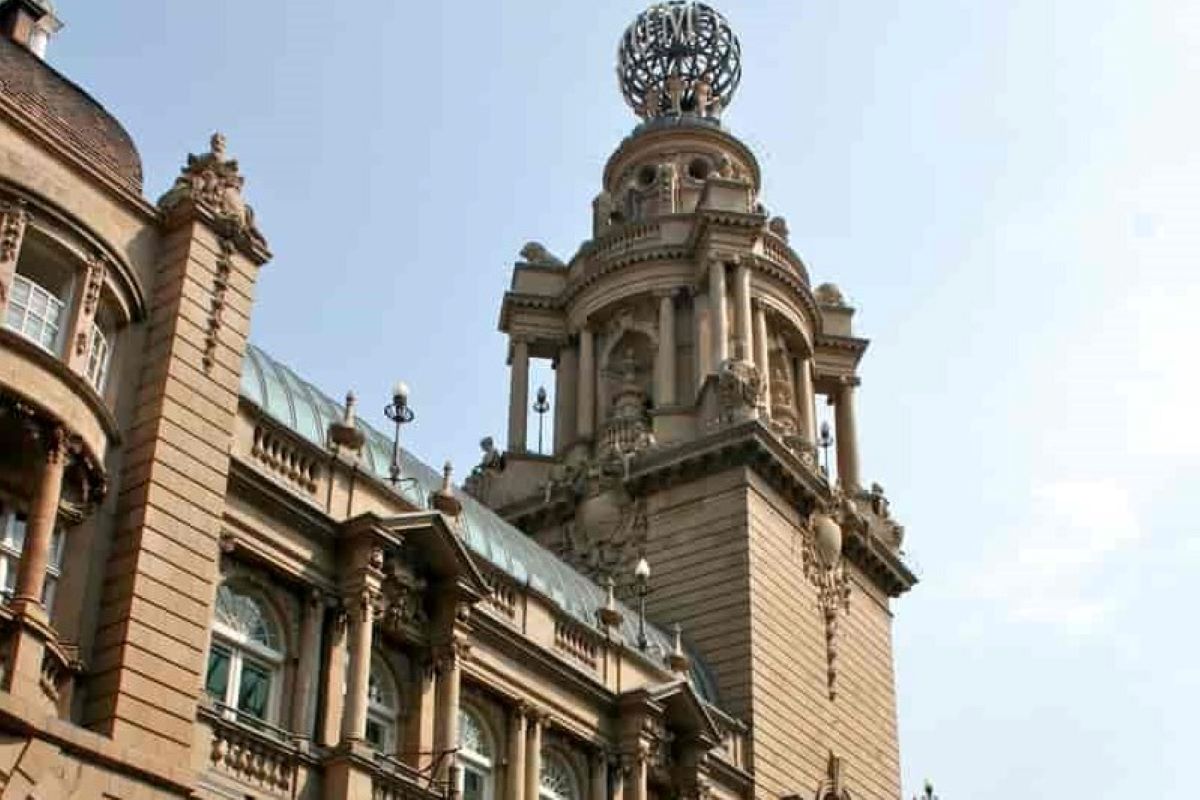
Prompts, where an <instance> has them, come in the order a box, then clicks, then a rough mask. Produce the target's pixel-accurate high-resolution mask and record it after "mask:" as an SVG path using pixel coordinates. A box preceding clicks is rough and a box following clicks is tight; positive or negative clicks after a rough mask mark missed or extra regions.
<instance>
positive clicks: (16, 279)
mask: <svg viewBox="0 0 1200 800" xmlns="http://www.w3.org/2000/svg"><path fill="white" fill-rule="evenodd" d="M65 308H66V304H65V303H63V301H62V300H59V299H58V298H57V297H55V296H54V295H53V294H51V293H50V292H48V291H46V290H45V289H43V288H42V287H41V286H38V285H37V284H36V283H34V282H33V281H31V280H29V278H27V277H25V276H24V275H14V276H13V285H12V297H10V298H9V301H8V316H7V318H6V319H5V324H6V325H7V326H8V327H9V328H11V329H13V330H14V331H16V332H17V333H19V334H21V335H22V336H24V337H25V338H26V339H28V340H30V341H31V342H34V343H35V344H37V345H40V346H41V347H42V348H43V349H45V350H49V351H50V352H52V353H55V352H57V350H58V332H59V328H60V327H61V326H62V317H63V311H64V310H65Z"/></svg>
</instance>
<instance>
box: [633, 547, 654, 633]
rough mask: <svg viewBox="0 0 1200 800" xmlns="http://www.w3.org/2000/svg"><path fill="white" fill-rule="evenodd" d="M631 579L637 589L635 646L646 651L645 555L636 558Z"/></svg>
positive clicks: (647, 588) (647, 571)
mask: <svg viewBox="0 0 1200 800" xmlns="http://www.w3.org/2000/svg"><path fill="white" fill-rule="evenodd" d="M633 581H634V586H635V587H636V589H637V598H638V636H637V646H638V649H639V650H641V651H642V652H643V653H644V652H646V645H647V644H648V642H647V641H646V595H648V594H650V562H649V561H647V560H646V557H645V556H642V557H641V558H639V559H638V562H637V566H635V567H634V568H633Z"/></svg>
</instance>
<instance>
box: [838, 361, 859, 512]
mask: <svg viewBox="0 0 1200 800" xmlns="http://www.w3.org/2000/svg"><path fill="white" fill-rule="evenodd" d="M857 385H858V378H855V377H845V378H842V379H841V381H840V383H839V385H838V390H837V400H836V401H835V404H834V423H835V424H836V425H837V467H838V481H839V482H840V483H841V484H842V490H843V491H845V492H847V493H849V492H854V491H857V490H858V489H859V488H860V483H859V476H858V431H857V430H856V429H855V422H854V387H855V386H857Z"/></svg>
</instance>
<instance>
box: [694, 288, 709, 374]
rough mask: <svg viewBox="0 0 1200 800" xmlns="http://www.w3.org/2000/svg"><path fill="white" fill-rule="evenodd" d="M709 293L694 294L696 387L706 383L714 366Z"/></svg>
mask: <svg viewBox="0 0 1200 800" xmlns="http://www.w3.org/2000/svg"><path fill="white" fill-rule="evenodd" d="M708 312H709V303H708V295H707V294H706V293H704V292H697V293H696V294H695V295H693V296H692V316H693V319H692V321H693V322H694V323H695V331H694V333H693V335H692V342H693V347H694V349H695V351H696V389H697V391H699V389H700V387H701V386H703V385H704V379H705V378H707V377H708V376H709V374H710V373H712V371H713V367H712V344H711V343H712V331H711V330H710V328H711V326H710V325H709V319H708Z"/></svg>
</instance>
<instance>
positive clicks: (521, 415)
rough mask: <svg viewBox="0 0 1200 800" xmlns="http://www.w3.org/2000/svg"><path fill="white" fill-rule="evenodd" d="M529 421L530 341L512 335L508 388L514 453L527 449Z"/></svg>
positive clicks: (510, 436) (509, 427)
mask: <svg viewBox="0 0 1200 800" xmlns="http://www.w3.org/2000/svg"><path fill="white" fill-rule="evenodd" d="M528 422H529V342H527V341H526V340H525V339H523V338H521V337H519V336H513V337H512V371H511V384H510V386H509V390H508V449H509V452H513V453H524V452H525V450H526V445H527V441H526V429H527V427H528Z"/></svg>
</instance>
